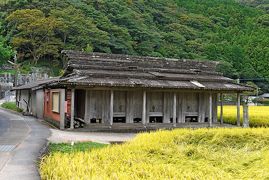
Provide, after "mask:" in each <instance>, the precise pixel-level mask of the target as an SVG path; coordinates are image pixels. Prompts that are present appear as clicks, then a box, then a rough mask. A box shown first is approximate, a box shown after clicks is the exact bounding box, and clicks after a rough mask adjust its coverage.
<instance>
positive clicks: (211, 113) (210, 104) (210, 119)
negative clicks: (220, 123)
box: [208, 92, 213, 127]
mask: <svg viewBox="0 0 269 180" xmlns="http://www.w3.org/2000/svg"><path fill="white" fill-rule="evenodd" d="M212 110H213V108H212V93H211V92H210V94H209V117H208V122H209V127H212V115H213V112H212Z"/></svg>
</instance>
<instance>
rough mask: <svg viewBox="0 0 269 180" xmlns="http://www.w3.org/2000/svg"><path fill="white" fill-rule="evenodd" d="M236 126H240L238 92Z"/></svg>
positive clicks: (238, 96)
mask: <svg viewBox="0 0 269 180" xmlns="http://www.w3.org/2000/svg"><path fill="white" fill-rule="evenodd" d="M236 122H237V126H240V93H237V121H236Z"/></svg>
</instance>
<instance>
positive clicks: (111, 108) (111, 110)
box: [109, 90, 114, 126]
mask: <svg viewBox="0 0 269 180" xmlns="http://www.w3.org/2000/svg"><path fill="white" fill-rule="evenodd" d="M113 108H114V91H113V90H111V91H110V113H109V115H110V119H109V124H110V126H112V125H113V115H114V110H113Z"/></svg>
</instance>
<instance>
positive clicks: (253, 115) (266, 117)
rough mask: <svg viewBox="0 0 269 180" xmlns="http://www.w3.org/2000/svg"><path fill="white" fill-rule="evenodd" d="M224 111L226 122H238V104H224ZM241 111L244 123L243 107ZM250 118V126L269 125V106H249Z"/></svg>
mask: <svg viewBox="0 0 269 180" xmlns="http://www.w3.org/2000/svg"><path fill="white" fill-rule="evenodd" d="M218 109H219V111H220V108H218ZM223 111H224V112H223V118H224V122H225V123H229V124H236V106H224V107H223ZM240 111H241V112H240V114H241V123H242V117H243V107H241V108H240ZM218 114H220V112H219V113H218ZM249 120H250V121H249V124H250V127H269V106H249Z"/></svg>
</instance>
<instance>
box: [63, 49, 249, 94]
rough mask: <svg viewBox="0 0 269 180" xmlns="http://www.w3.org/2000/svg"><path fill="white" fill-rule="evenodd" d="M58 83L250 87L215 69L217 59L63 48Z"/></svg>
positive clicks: (205, 88)
mask: <svg viewBox="0 0 269 180" xmlns="http://www.w3.org/2000/svg"><path fill="white" fill-rule="evenodd" d="M62 53H63V55H64V56H65V57H66V58H67V60H68V64H67V67H66V70H65V73H64V75H63V77H61V80H60V84H64V85H78V86H105V87H144V88H164V89H193V90H197V89H204V90H219V91H250V90H252V88H251V87H249V86H244V85H239V84H236V83H234V81H233V80H232V79H230V78H227V77H224V76H223V75H222V74H221V73H218V72H217V71H216V66H217V64H218V62H215V61H197V60H186V59H170V58H156V57H139V56H129V55H118V54H104V53H84V52H77V51H63V52H62Z"/></svg>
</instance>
